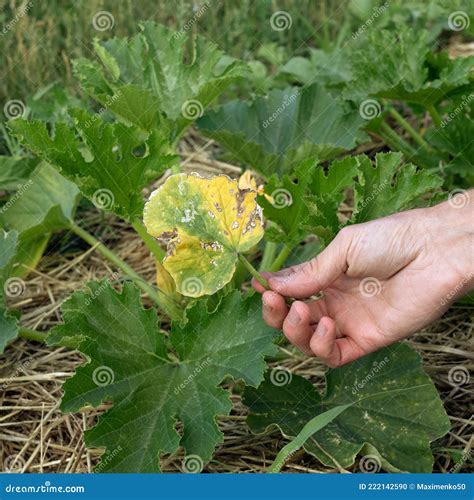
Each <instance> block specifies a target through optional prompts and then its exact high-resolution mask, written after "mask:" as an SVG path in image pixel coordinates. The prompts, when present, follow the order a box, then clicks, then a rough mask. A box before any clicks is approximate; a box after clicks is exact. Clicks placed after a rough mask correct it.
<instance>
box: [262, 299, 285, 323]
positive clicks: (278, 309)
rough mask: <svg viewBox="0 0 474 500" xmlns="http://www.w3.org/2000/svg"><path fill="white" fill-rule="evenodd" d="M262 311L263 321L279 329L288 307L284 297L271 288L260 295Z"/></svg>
mask: <svg viewBox="0 0 474 500" xmlns="http://www.w3.org/2000/svg"><path fill="white" fill-rule="evenodd" d="M262 304H263V307H262V311H263V319H264V321H265V323H266V324H267V325H268V326H270V327H272V328H276V329H278V330H281V328H282V326H283V321H284V320H285V317H286V315H287V314H288V307H287V305H286V303H285V299H284V298H283V297H282V296H281V295H279V294H278V293H275V292H273V291H271V290H267V291H265V292H264V294H263V296H262Z"/></svg>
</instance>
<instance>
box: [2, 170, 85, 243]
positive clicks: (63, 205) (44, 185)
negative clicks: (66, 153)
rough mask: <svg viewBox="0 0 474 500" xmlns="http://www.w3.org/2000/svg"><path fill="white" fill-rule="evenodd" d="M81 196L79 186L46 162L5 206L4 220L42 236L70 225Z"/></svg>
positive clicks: (6, 224)
mask: <svg viewBox="0 0 474 500" xmlns="http://www.w3.org/2000/svg"><path fill="white" fill-rule="evenodd" d="M78 199H79V189H78V188H77V187H76V185H75V184H74V183H72V182H70V181H68V180H67V179H65V178H64V177H63V176H62V175H60V174H58V172H57V171H56V170H55V169H54V168H53V167H51V166H50V165H48V164H46V163H42V164H41V165H40V166H39V167H38V168H37V170H36V171H35V172H34V174H33V175H32V176H31V177H30V178H29V179H28V180H27V181H26V182H25V184H23V185H22V186H20V188H19V189H18V191H17V192H16V193H15V194H13V195H12V196H11V198H10V200H9V201H8V202H7V203H6V204H5V205H4V206H3V208H2V212H1V214H0V223H1V224H3V225H5V226H7V227H8V228H10V229H16V230H17V231H18V232H19V233H22V234H23V233H27V232H28V234H29V235H34V236H39V235H43V234H45V233H52V232H53V231H57V230H59V229H65V228H67V227H68V226H69V223H70V221H71V220H72V219H73V217H74V212H75V210H76V205H77V202H78Z"/></svg>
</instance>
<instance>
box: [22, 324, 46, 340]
mask: <svg viewBox="0 0 474 500" xmlns="http://www.w3.org/2000/svg"><path fill="white" fill-rule="evenodd" d="M18 336H19V337H21V338H23V339H28V340H34V341H35V342H41V343H45V342H46V337H47V336H48V333H47V332H38V331H36V330H32V329H31V328H26V327H23V326H22V327H21V328H20V330H19V332H18Z"/></svg>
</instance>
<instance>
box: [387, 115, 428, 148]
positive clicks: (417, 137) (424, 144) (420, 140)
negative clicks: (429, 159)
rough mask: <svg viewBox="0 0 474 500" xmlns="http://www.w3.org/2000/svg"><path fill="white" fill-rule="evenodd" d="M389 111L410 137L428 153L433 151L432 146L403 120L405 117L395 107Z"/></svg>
mask: <svg viewBox="0 0 474 500" xmlns="http://www.w3.org/2000/svg"><path fill="white" fill-rule="evenodd" d="M388 111H389V113H390V115H391V116H392V117H393V118H394V119H395V121H396V122H397V123H398V124H399V125H401V126H402V127H403V128H404V129H405V130H406V131H407V132H408V134H409V135H410V137H411V138H412V139H413V140H414V141H415V142H416V143H417V144H418V145H419V146H421V147H422V148H424V149H426V150H427V151H432V149H431V146H430V145H429V144H428V143H427V142H426V141H425V139H423V137H422V136H421V135H420V134H419V133H418V132H417V131H416V130H415V129H414V128H413V127H412V126H411V125H410V124H409V123H408V121H407V120H406V119H405V118H403V116H402V115H401V114H400V113H399V112H398V111H397V110H396V109H395V108H393V107H389V108H388Z"/></svg>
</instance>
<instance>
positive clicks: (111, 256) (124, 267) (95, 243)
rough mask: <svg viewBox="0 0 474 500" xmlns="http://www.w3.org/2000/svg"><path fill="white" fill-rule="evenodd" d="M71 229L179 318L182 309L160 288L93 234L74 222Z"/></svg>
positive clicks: (159, 304) (166, 311) (171, 314)
mask: <svg viewBox="0 0 474 500" xmlns="http://www.w3.org/2000/svg"><path fill="white" fill-rule="evenodd" d="M70 229H71V231H72V232H73V233H74V234H76V235H77V236H79V238H82V239H83V240H84V241H85V242H87V243H89V245H90V246H91V247H94V249H95V250H97V251H98V252H99V253H101V254H102V255H103V256H104V257H105V258H106V259H107V260H109V261H110V262H112V263H113V264H115V265H116V266H117V267H118V268H119V269H120V270H121V271H122V272H123V273H124V274H125V275H126V276H129V277H130V278H132V279H133V281H134V282H135V283H136V285H137V286H138V287H140V288H141V289H142V290H143V291H144V292H145V293H146V294H148V296H149V297H150V298H151V299H152V300H153V301H154V302H155V303H156V304H157V305H158V306H159V307H160V308H161V309H163V311H164V312H165V313H166V314H167V315H168V316H169V317H170V318H172V319H180V318H182V316H183V312H182V310H181V309H180V308H179V307H178V305H177V304H175V303H174V301H173V300H171V299H170V298H169V297H168V296H167V295H166V294H164V293H163V292H162V291H161V290H158V289H156V290H155V289H154V288H153V287H152V286H151V285H150V284H149V283H148V282H147V281H145V280H144V279H143V278H142V277H140V275H138V274H137V273H136V272H135V271H134V270H133V269H132V268H131V267H130V266H129V265H128V264H127V263H126V262H124V261H123V260H122V259H121V258H120V257H118V256H117V255H116V254H115V253H114V252H112V251H111V250H109V249H108V248H107V247H106V246H105V245H104V244H103V243H102V242H100V241H99V240H98V239H97V238H96V237H95V236H93V235H92V234H90V233H88V232H87V231H85V230H84V229H82V228H81V227H79V226H78V225H77V224H75V223H74V222H71V225H70Z"/></svg>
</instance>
